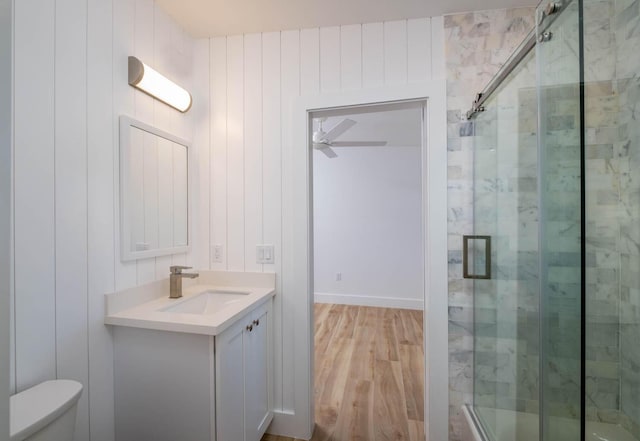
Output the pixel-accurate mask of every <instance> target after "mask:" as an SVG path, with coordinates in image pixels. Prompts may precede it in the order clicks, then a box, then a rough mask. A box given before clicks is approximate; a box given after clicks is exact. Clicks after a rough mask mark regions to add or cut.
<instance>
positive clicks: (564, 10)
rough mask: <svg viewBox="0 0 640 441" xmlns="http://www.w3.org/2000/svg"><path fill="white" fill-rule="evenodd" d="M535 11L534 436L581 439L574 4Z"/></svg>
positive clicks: (577, 13)
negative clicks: (537, 321)
mask: <svg viewBox="0 0 640 441" xmlns="http://www.w3.org/2000/svg"><path fill="white" fill-rule="evenodd" d="M556 8H559V10H555V9H556ZM536 17H537V23H538V27H537V36H538V45H537V46H536V57H537V63H538V100H539V106H540V115H541V116H540V120H539V123H540V137H539V151H540V234H541V238H542V240H541V241H540V255H541V260H540V296H541V319H542V323H541V331H542V333H541V349H542V350H541V362H540V369H541V372H540V374H541V379H540V380H541V384H542V385H543V386H542V394H541V406H540V409H541V412H542V418H541V421H542V424H541V430H542V437H541V439H542V440H544V441H579V440H580V439H584V438H583V435H582V434H581V430H582V429H583V424H582V423H583V417H584V401H583V394H582V387H583V382H584V370H583V364H584V363H583V352H584V351H583V343H584V342H583V332H584V329H583V321H582V317H583V309H582V308H583V303H584V302H583V286H584V278H583V261H584V254H583V250H584V247H583V231H584V225H583V216H582V209H583V179H582V177H583V169H582V165H583V164H584V162H583V158H582V155H583V148H582V144H583V139H582V118H581V108H582V98H581V96H582V89H581V62H582V60H581V4H580V2H579V1H578V0H574V1H569V2H566V1H565V3H564V5H563V3H561V2H559V3H543V4H542V5H541V6H539V7H538V9H537V11H536Z"/></svg>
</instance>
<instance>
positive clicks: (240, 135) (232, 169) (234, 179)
mask: <svg viewBox="0 0 640 441" xmlns="http://www.w3.org/2000/svg"><path fill="white" fill-rule="evenodd" d="M244 190H245V189H244V37H243V36H242V35H240V36H233V37H228V38H227V195H228V196H227V250H226V253H227V269H229V270H231V271H244V268H245V242H244V228H245V224H244V196H245V193H244Z"/></svg>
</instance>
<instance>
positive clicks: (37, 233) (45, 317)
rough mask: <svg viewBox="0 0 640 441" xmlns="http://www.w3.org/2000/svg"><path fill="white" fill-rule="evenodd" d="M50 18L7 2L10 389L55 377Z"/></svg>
mask: <svg viewBox="0 0 640 441" xmlns="http://www.w3.org/2000/svg"><path fill="white" fill-rule="evenodd" d="M54 17H55V9H54V3H53V2H49V1H45V0H26V1H19V2H15V26H16V28H15V34H14V35H15V53H14V56H15V58H14V60H15V75H14V81H15V83H14V88H15V89H14V94H15V95H14V96H15V107H14V112H15V121H14V129H15V138H14V139H15V160H14V161H15V162H14V167H15V168H14V170H15V176H14V185H15V188H14V191H15V193H14V194H15V212H14V215H15V224H14V225H15V231H14V234H15V239H14V240H15V256H14V259H15V260H14V261H15V289H16V292H17V293H19V294H18V295H16V298H15V314H16V318H15V320H16V322H15V323H16V327H15V332H16V381H17V386H18V390H22V389H25V388H26V387H29V386H33V385H34V384H36V383H38V382H40V381H43V380H46V379H49V378H55V376H56V354H55V350H56V335H55V332H56V325H55V285H56V284H55V229H54V226H55V222H54V221H55V218H54V215H55V213H54V210H55V208H54V185H55V181H54V158H55V156H54V155H55V153H54V133H55V131H54V110H55V109H54V103H55V93H54V42H55V25H54ZM33 103H38V105H33ZM34 127H37V130H34ZM34 274H35V275H37V277H34Z"/></svg>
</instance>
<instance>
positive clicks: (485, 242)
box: [462, 236, 491, 279]
mask: <svg viewBox="0 0 640 441" xmlns="http://www.w3.org/2000/svg"><path fill="white" fill-rule="evenodd" d="M470 241H473V242H474V244H473V245H474V247H473V249H472V250H471V251H472V253H473V254H472V255H473V256H475V255H476V248H477V247H482V246H483V247H484V265H483V266H484V272H483V273H482V274H478V273H476V271H475V270H476V268H475V259H474V265H473V272H474V273H475V274H471V273H470V272H469V260H470V258H469V251H470V247H469V242H470ZM481 266H482V265H481ZM462 276H463V277H464V278H465V279H491V236H462Z"/></svg>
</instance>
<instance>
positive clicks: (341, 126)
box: [324, 118, 356, 142]
mask: <svg viewBox="0 0 640 441" xmlns="http://www.w3.org/2000/svg"><path fill="white" fill-rule="evenodd" d="M355 125H356V122H355V121H354V120H352V119H349V118H345V119H343V120H342V121H340V122H339V123H338V124H336V125H335V127H333V128H332V129H331V130H329V131H328V132H327V133H326V134H325V135H324V139H325V140H327V141H328V142H332V141H333V140H334V139H336V138H337V137H338V136H340V135H342V134H343V133H344V132H346V131H347V130H349V129H350V128H351V127H353V126H355Z"/></svg>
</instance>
